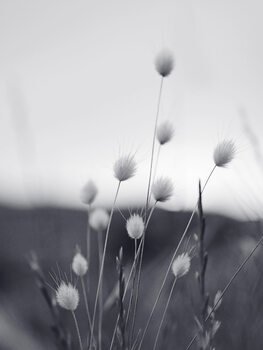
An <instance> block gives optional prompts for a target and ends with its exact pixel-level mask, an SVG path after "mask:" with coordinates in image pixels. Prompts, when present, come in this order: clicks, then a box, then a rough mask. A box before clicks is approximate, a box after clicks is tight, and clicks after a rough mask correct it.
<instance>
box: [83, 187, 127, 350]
mask: <svg viewBox="0 0 263 350" xmlns="http://www.w3.org/2000/svg"><path fill="white" fill-rule="evenodd" d="M120 185H121V181H119V183H118V186H117V190H116V194H115V198H114V201H113V204H112V208H111V212H110V218H109V223H108V227H107V231H106V237H105V243H104V248H103V254H102V259H101V266H100V273H99V281H98V287H97V292H96V297H95V303H94V311H93V316H92V324H91V335H90V345H89V350H91V347H92V342H93V333H94V326H95V318H96V311H97V305H98V299H99V291H100V286H101V282H102V278H103V270H104V262H105V256H106V250H107V245H108V238H109V232H110V225H111V221H112V216H113V212H114V208H115V205H116V201H117V197H118V193H119V190H120Z"/></svg>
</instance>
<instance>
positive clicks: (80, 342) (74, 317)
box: [71, 311, 83, 350]
mask: <svg viewBox="0 0 263 350" xmlns="http://www.w3.org/2000/svg"><path fill="white" fill-rule="evenodd" d="M71 313H72V316H73V319H74V322H75V326H76V330H77V334H78V340H79V347H80V350H83V346H82V341H81V337H80V332H79V326H78V321H77V319H76V316H75V312H74V311H72V312H71Z"/></svg>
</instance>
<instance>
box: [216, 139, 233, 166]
mask: <svg viewBox="0 0 263 350" xmlns="http://www.w3.org/2000/svg"><path fill="white" fill-rule="evenodd" d="M235 154H236V147H235V144H234V142H233V141H232V140H224V141H222V142H220V143H218V145H217V146H216V148H215V150H214V162H215V165H216V166H218V167H222V168H224V167H226V166H227V165H228V164H229V163H230V162H231V161H232V160H233V159H234V157H235Z"/></svg>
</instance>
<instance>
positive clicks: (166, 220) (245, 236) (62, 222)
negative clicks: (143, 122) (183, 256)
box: [0, 206, 263, 350]
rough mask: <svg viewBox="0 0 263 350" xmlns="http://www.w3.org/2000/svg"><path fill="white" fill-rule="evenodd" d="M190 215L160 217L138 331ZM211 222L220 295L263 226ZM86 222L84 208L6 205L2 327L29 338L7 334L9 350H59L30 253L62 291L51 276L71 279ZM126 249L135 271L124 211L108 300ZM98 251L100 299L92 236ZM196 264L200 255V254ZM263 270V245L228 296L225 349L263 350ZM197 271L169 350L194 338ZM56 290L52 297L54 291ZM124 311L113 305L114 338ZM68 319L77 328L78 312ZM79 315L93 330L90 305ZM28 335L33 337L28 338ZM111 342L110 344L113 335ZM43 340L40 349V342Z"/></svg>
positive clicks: (116, 230) (148, 257)
mask: <svg viewBox="0 0 263 350" xmlns="http://www.w3.org/2000/svg"><path fill="white" fill-rule="evenodd" d="M123 214H124V215H125V216H126V217H128V215H129V211H127V210H123ZM189 216H190V213H188V212H169V211H164V210H160V209H158V210H157V211H156V212H155V213H154V215H153V218H152V221H151V223H150V226H149V230H148V231H147V240H146V250H145V258H144V264H143V274H142V288H141V291H142V294H141V295H142V297H141V298H140V302H139V318H138V320H137V323H136V327H137V329H138V328H140V326H142V325H143V324H144V322H145V318H146V316H147V314H148V313H149V312H150V309H151V306H152V304H153V302H154V297H155V295H156V293H157V290H158V287H159V286H160V281H161V279H162V276H163V273H164V270H165V268H166V267H167V266H168V262H169V258H170V257H171V253H172V251H173V249H174V246H175V244H176V242H178V240H179V237H180V235H181V234H182V232H183V229H184V226H185V224H186V222H187V220H188V218H189ZM206 217H207V234H206V237H207V240H206V245H207V248H208V253H209V265H208V277H207V281H208V282H207V284H208V285H207V288H208V290H209V292H210V293H211V297H212V298H213V297H214V295H215V293H216V291H217V290H219V289H222V288H223V287H224V285H225V284H226V283H227V281H228V280H229V278H230V277H231V275H232V274H233V272H234V270H235V269H236V267H237V266H238V265H239V264H240V262H241V261H242V259H243V258H244V257H245V256H246V255H247V254H248V252H249V251H250V249H252V248H253V246H254V245H255V244H256V241H257V239H258V237H259V234H260V224H259V222H246V221H242V222H241V221H238V220H234V219H231V218H227V217H223V216H219V215H215V214H207V215H206ZM86 220H87V213H86V212H85V211H81V210H76V209H65V208H59V207H56V208H52V207H46V208H37V209H35V210H26V209H15V208H8V207H4V206H1V209H0V239H1V245H0V295H1V298H0V300H1V303H0V304H1V305H0V307H1V310H2V312H1V315H2V317H6V318H5V319H4V320H2V321H1V320H0V323H1V322H3V324H4V325H5V327H7V329H8V330H9V331H10V332H11V334H12V327H15V328H16V329H18V330H19V332H20V333H21V334H22V335H23V337H20V335H19V332H18V333H17V337H15V338H14V337H12V336H11V337H10V335H9V332H7V331H5V333H4V334H2V336H1V338H2V340H1V342H2V344H1V343H0V344H1V347H0V348H1V349H3V350H7V349H8V350H9V349H10V350H11V349H12V350H16V349H20V350H21V349H23V350H24V349H25V350H26V349H27V350H29V349H30V350H31V349H32V350H34V349H37V348H38V346H39V348H40V349H42V348H46V347H48V348H49V349H53V348H54V349H55V347H54V345H53V344H54V343H53V334H52V332H51V330H50V326H51V324H52V321H51V317H50V314H49V309H48V307H47V305H46V303H45V300H44V298H43V297H42V295H41V293H40V291H39V289H38V287H37V285H36V282H35V278H34V275H33V273H32V271H31V270H30V268H29V266H28V263H27V258H28V256H29V254H30V251H32V250H34V251H35V252H36V254H37V255H38V257H39V260H40V264H41V266H42V267H43V270H44V272H45V276H46V281H47V283H49V284H50V285H51V286H52V285H53V286H54V283H53V281H52V279H51V277H50V275H49V273H50V272H51V271H53V270H55V271H57V264H58V265H59V267H60V269H61V270H62V271H65V272H66V273H67V274H68V275H70V263H71V261H72V257H73V255H74V247H75V245H76V244H78V245H80V247H82V250H83V253H85V247H86V241H85V235H86ZM197 230H198V226H197V221H196V220H194V222H193V223H192V225H191V227H190V230H189V234H193V233H195V232H197ZM120 246H123V249H124V258H125V266H126V268H127V269H129V266H130V263H131V260H132V257H133V241H132V240H131V239H129V238H128V235H127V233H126V231H125V222H124V219H123V218H122V216H121V215H120V214H119V213H118V212H116V213H115V214H114V219H113V223H112V228H111V231H110V241H109V252H108V255H107V259H106V275H105V276H106V280H105V292H104V293H105V298H106V299H107V296H108V295H110V294H111V292H112V289H113V288H114V285H115V282H116V280H117V273H116V269H115V257H116V255H117V253H118V250H119V248H120ZM91 251H92V260H91V261H92V262H91V265H90V271H91V276H92V278H91V281H92V282H91V285H90V293H91V295H94V290H95V287H96V282H95V281H96V279H97V242H96V234H95V233H94V232H92V250H91ZM193 259H196V257H195V256H194V257H193ZM262 266H263V254H262V248H259V249H258V251H257V252H256V254H255V256H254V257H253V259H252V260H251V261H250V263H249V264H248V265H247V267H246V268H245V270H244V271H243V272H242V273H241V275H240V276H239V278H238V279H237V280H236V281H235V283H234V285H233V286H232V288H231V290H230V291H229V293H228V294H227V295H226V296H225V298H224V300H223V305H222V307H221V308H220V310H219V312H218V319H219V320H220V321H222V326H221V328H220V330H219V331H218V334H217V335H216V344H217V345H218V349H220V348H224V349H237V350H240V349H244V350H245V349H251V348H253V349H259V350H260V349H261V345H260V344H262V342H263V336H262V332H261V329H262V325H263V324H262V323H263V321H262V316H261V315H262V312H263V310H262V308H263V306H262V302H263V293H262V288H263V281H262V278H261V276H262ZM196 268H197V265H196V262H194V263H193V264H192V270H191V274H190V275H189V276H187V278H185V279H182V280H180V281H179V282H178V287H177V289H176V292H175V293H174V296H173V299H172V306H171V307H170V311H169V314H168V316H167V322H168V323H167V324H168V325H169V326H168V329H166V331H167V332H168V334H169V337H170V338H171V339H173V340H174V342H169V343H166V342H165V341H166V340H165V339H166V337H163V338H162V339H163V342H164V344H163V346H164V347H165V348H166V349H171V350H172V349H174V346H175V344H176V348H177V349H182V350H183V349H184V347H185V346H186V344H187V343H188V341H189V340H190V338H191V336H192V335H193V332H194V329H195V328H194V321H193V317H194V311H197V309H196V308H198V297H197V284H196V280H195V278H194V273H195V270H196ZM171 278H172V276H171ZM169 284H170V282H169V283H168V284H167V289H166V290H165V293H164V295H166V296H167V293H168V286H169ZM48 288H49V287H48ZM49 290H50V292H52V290H51V288H49ZM163 300H165V297H164V299H163ZM160 307H163V302H161V303H160V306H159V308H158V310H157V313H156V317H155V318H154V322H153V324H152V327H151V329H150V332H149V335H148V337H147V339H148V343H147V342H146V346H150V345H151V341H152V336H151V334H154V332H155V327H156V322H157V320H158V318H159V317H160V316H159V315H160ZM116 310H117V309H116V305H115V304H114V303H113V305H111V307H110V308H109V309H107V310H106V311H105V313H106V316H105V320H106V321H105V323H104V329H105V331H106V333H107V335H108V337H110V335H111V334H112V327H113V322H114V317H115V316H116ZM61 314H62V317H63V322H64V323H65V326H66V327H67V328H68V329H72V327H71V326H72V325H71V319H70V317H69V316H70V315H68V314H67V312H64V311H63V310H62V311H61ZM77 315H78V317H79V318H80V319H81V324H82V327H85V312H84V305H82V304H81V307H80V308H79V310H78V313H77ZM114 315H115V316H114ZM14 325H15V326H14ZM26 335H27V336H28V339H27V340H25V339H24V338H26ZM8 337H10V339H11V340H12V342H13V345H12V346H11V347H8V346H6V347H5V346H4V345H3V344H4V343H5V340H6V342H7V343H8V340H7V338H8ZM73 337H74V334H73ZM20 338H23V340H21V339H20ZM15 339H16V341H15ZM105 339H106V340H105V341H106V342H107V337H106V338H105ZM11 340H9V341H11ZM21 342H22V343H21ZM34 343H35V345H34ZM38 343H39V345H36V344H38ZM19 344H20V347H19ZM21 344H22V347H21ZM23 344H24V345H23ZM25 344H27V345H25ZM147 344H148V345H147Z"/></svg>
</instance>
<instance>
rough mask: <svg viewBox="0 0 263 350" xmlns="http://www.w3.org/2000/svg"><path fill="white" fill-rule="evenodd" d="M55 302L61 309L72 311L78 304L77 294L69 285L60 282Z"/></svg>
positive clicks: (75, 289)
mask: <svg viewBox="0 0 263 350" xmlns="http://www.w3.org/2000/svg"><path fill="white" fill-rule="evenodd" d="M56 300H57V303H58V305H59V306H61V307H62V308H63V309H66V310H70V311H74V310H76V308H77V306H78V303H79V292H78V290H77V288H75V287H74V286H73V285H72V284H71V283H65V282H64V281H62V282H61V284H60V286H59V287H58V289H57V291H56Z"/></svg>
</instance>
